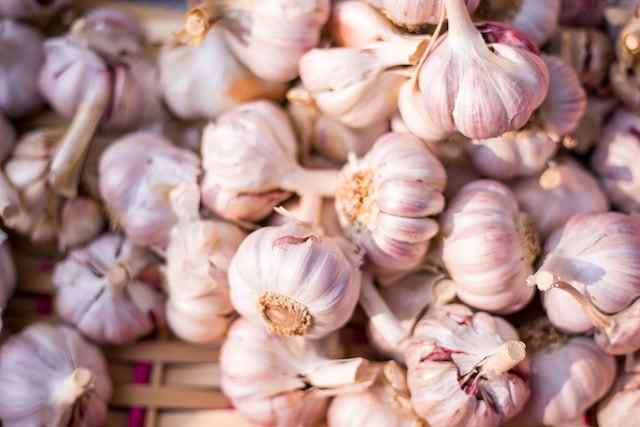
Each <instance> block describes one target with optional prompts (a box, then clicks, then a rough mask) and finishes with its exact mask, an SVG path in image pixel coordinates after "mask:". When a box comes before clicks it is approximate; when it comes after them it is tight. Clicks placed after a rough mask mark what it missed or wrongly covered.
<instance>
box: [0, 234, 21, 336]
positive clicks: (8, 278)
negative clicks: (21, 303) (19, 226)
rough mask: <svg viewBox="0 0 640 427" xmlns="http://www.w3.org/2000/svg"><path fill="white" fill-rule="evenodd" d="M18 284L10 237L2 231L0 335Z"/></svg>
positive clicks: (0, 255) (0, 240)
mask: <svg viewBox="0 0 640 427" xmlns="http://www.w3.org/2000/svg"><path fill="white" fill-rule="evenodd" d="M16 282H17V273H16V267H15V265H14V263H13V256H12V255H11V246H10V245H9V236H7V235H6V233H5V232H4V231H2V230H0V333H1V332H2V312H3V311H4V309H5V307H6V306H7V302H8V301H9V298H10V297H11V294H12V293H13V291H14V289H15V287H16ZM1 345H2V343H1V342H0V346H1Z"/></svg>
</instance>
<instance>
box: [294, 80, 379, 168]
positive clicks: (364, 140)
mask: <svg viewBox="0 0 640 427" xmlns="http://www.w3.org/2000/svg"><path fill="white" fill-rule="evenodd" d="M307 94H308V93H307V92H306V91H305V90H304V89H302V90H300V88H293V89H291V90H290V91H289V92H288V93H287V98H288V99H289V104H288V105H287V111H288V112H289V116H290V117H291V119H292V121H293V124H294V127H295V128H296V131H297V135H298V138H299V140H300V142H301V144H302V145H303V146H304V147H306V148H307V150H312V151H314V152H316V153H318V154H320V155H321V156H324V157H326V158H328V159H330V160H332V161H334V162H336V163H340V164H342V163H344V162H346V161H347V159H348V157H349V154H350V153H353V154H355V155H356V156H364V155H365V154H366V153H367V151H369V149H370V148H371V146H372V145H373V143H374V142H375V141H376V139H378V137H379V136H380V135H382V134H384V133H386V132H388V131H389V123H388V121H387V120H381V121H379V122H376V123H372V124H371V126H367V127H364V128H360V129H357V128H352V127H349V126H347V125H345V124H343V123H341V122H340V121H339V120H336V119H333V118H331V117H327V116H326V115H324V114H322V112H321V111H319V110H318V108H317V106H316V105H315V103H314V102H313V100H312V99H310V98H309V97H308V96H306V95H307Z"/></svg>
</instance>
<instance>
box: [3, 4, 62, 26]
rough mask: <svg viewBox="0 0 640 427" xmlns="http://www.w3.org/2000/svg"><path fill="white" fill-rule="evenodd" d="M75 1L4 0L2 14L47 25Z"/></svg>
mask: <svg viewBox="0 0 640 427" xmlns="http://www.w3.org/2000/svg"><path fill="white" fill-rule="evenodd" d="M73 3H74V0H45V1H42V0H3V1H2V3H0V16H2V17H7V18H14V19H19V20H24V21H29V22H32V23H35V24H38V25H46V24H47V23H49V22H50V21H51V20H52V19H53V18H55V17H56V16H58V15H59V14H60V13H62V12H64V11H65V10H67V9H69V8H70V7H71V6H72V5H73Z"/></svg>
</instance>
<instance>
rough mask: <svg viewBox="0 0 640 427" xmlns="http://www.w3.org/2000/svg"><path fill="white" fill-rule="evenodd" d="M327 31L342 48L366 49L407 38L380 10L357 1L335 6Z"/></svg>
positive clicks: (350, 0)
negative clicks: (376, 43) (375, 43)
mask: <svg viewBox="0 0 640 427" xmlns="http://www.w3.org/2000/svg"><path fill="white" fill-rule="evenodd" d="M327 30H328V32H329V34H330V36H331V40H333V41H334V43H335V44H336V45H338V46H340V47H364V46H366V45H368V44H371V43H374V42H376V41H381V40H392V39H395V38H400V37H406V36H405V35H404V34H403V33H401V32H400V31H398V30H397V29H396V28H395V27H394V26H393V25H392V24H391V22H389V21H388V20H387V18H386V17H385V16H384V15H382V14H381V13H380V12H378V10H376V9H375V8H373V7H372V6H370V5H369V4H367V3H365V2H363V1H357V0H345V1H341V2H338V3H336V4H334V5H333V7H332V10H331V17H330V19H329V22H328V24H327Z"/></svg>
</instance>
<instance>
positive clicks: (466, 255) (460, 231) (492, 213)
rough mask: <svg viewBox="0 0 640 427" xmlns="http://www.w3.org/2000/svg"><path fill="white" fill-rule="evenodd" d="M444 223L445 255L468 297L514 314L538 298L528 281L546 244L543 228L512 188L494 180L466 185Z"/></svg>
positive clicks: (460, 292) (459, 291)
mask: <svg viewBox="0 0 640 427" xmlns="http://www.w3.org/2000/svg"><path fill="white" fill-rule="evenodd" d="M440 226H441V233H442V238H443V255H442V258H443V261H444V264H445V266H446V268H447V271H448V272H449V274H450V275H451V278H452V279H453V280H454V282H455V284H456V293H457V295H458V297H459V298H460V299H461V300H462V301H464V302H465V303H467V304H469V305H470V306H472V307H476V308H479V309H482V310H487V311H491V312H495V313H513V312H516V311H518V310H520V309H521V308H522V307H524V306H525V305H526V304H527V303H528V302H529V301H530V300H531V298H533V295H534V293H535V291H534V290H533V289H530V288H528V287H527V286H526V285H525V282H526V279H527V277H528V276H529V275H530V274H531V273H532V271H533V268H532V265H533V262H534V261H535V259H536V257H537V255H538V252H539V249H540V248H539V246H538V238H537V233H536V230H535V226H534V225H533V222H532V221H531V217H530V216H529V215H527V214H526V213H524V212H523V211H522V210H521V209H520V207H519V206H518V202H517V200H516V197H515V196H514V194H513V193H512V192H511V190H509V188H507V187H506V186H505V185H503V184H501V183H499V182H497V181H490V180H481V181H475V182H472V183H470V184H467V185H465V186H464V187H462V189H461V190H460V191H459V192H458V194H457V195H456V197H455V198H454V199H453V200H451V201H450V202H449V204H448V206H447V210H446V211H445V212H444V214H443V216H442V218H441V221H440Z"/></svg>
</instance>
